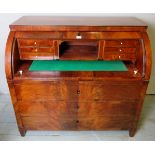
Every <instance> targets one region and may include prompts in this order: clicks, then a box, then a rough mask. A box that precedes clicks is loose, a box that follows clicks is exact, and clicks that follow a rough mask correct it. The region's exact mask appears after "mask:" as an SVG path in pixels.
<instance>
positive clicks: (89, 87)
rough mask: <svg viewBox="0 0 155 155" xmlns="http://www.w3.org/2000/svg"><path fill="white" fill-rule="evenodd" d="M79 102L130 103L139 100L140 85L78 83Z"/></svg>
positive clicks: (120, 82) (134, 83)
mask: <svg viewBox="0 0 155 155" xmlns="http://www.w3.org/2000/svg"><path fill="white" fill-rule="evenodd" d="M79 89H80V94H79V101H80V102H90V101H96V102H101V101H103V100H104V101H105V100H108V101H121V100H123V101H131V100H136V99H139V98H140V92H141V91H142V84H141V83H140V82H138V81H137V82H133V83H132V82H131V83H130V82H122V81H104V82H93V81H90V82H80V84H79Z"/></svg>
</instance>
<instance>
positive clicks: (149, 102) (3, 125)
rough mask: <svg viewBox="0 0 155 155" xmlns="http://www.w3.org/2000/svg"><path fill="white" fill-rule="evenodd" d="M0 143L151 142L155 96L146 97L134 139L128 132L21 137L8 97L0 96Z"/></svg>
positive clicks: (29, 133)
mask: <svg viewBox="0 0 155 155" xmlns="http://www.w3.org/2000/svg"><path fill="white" fill-rule="evenodd" d="M0 140H1V141H18V140H20V141H25V140H26V141H31V140H32V141H135V140H136V141H153V140H155V95H147V96H146V97H145V103H144V107H143V111H142V115H141V119H140V122H139V125H138V130H137V133H136V135H135V136H134V137H129V134H128V131H27V133H26V136H25V137H21V136H20V134H19V132H18V128H17V124H16V120H15V115H14V111H13V107H12V104H11V101H10V96H9V95H0Z"/></svg>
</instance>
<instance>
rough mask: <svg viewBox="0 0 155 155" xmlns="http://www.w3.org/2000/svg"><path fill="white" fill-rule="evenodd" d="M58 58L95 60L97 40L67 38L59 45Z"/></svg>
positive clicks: (96, 56) (96, 57)
mask: <svg viewBox="0 0 155 155" xmlns="http://www.w3.org/2000/svg"><path fill="white" fill-rule="evenodd" d="M59 59H60V60H97V59H98V41H83V40H82V41H80V40H78V41H77V40H68V41H66V40H65V41H62V43H61V44H60V46H59Z"/></svg>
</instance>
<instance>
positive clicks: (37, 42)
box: [18, 39, 54, 47]
mask: <svg viewBox="0 0 155 155" xmlns="http://www.w3.org/2000/svg"><path fill="white" fill-rule="evenodd" d="M53 45H54V41H53V40H49V39H18V46H19V47H25V46H40V47H46V46H53Z"/></svg>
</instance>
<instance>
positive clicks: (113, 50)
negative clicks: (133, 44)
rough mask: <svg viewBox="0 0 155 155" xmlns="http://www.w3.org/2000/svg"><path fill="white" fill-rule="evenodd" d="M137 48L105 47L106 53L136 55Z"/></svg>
mask: <svg viewBox="0 0 155 155" xmlns="http://www.w3.org/2000/svg"><path fill="white" fill-rule="evenodd" d="M135 52H136V48H128V47H105V49H104V53H120V54H121V53H135Z"/></svg>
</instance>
